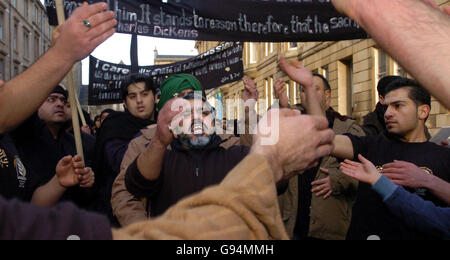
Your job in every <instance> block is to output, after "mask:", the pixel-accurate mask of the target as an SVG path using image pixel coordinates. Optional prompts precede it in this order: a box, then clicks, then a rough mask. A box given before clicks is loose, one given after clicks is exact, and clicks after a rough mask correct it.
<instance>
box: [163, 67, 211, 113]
mask: <svg viewBox="0 0 450 260" xmlns="http://www.w3.org/2000/svg"><path fill="white" fill-rule="evenodd" d="M186 89H192V90H194V91H203V88H202V85H201V84H200V82H199V81H198V80H197V79H196V78H195V77H194V76H192V75H191V74H177V75H173V76H170V77H169V78H167V79H166V80H165V81H164V82H163V83H162V84H161V98H160V99H159V103H158V106H157V109H158V111H161V109H162V108H163V107H164V105H165V104H166V103H167V102H168V101H169V100H171V99H172V98H173V97H174V95H175V94H177V93H180V92H181V91H183V90H186Z"/></svg>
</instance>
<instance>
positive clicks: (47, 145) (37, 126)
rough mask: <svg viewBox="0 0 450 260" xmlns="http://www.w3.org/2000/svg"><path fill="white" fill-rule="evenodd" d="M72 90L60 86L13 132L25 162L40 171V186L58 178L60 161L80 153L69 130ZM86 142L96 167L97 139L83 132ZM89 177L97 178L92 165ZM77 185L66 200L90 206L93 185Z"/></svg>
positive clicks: (86, 151) (88, 156)
mask: <svg viewBox="0 0 450 260" xmlns="http://www.w3.org/2000/svg"><path fill="white" fill-rule="evenodd" d="M67 98H68V92H67V90H65V89H64V88H63V87H62V86H60V85H58V86H57V87H56V88H55V89H54V90H53V91H52V93H50V95H49V96H48V98H47V99H46V100H45V102H44V103H43V104H42V105H41V106H40V107H39V109H38V111H37V113H34V114H33V115H32V116H31V117H30V118H29V119H27V120H26V121H25V122H24V123H22V124H21V125H20V126H19V127H18V128H17V129H16V130H14V131H13V132H11V133H10V135H11V137H12V139H13V141H14V143H15V144H16V147H17V150H18V153H19V154H20V155H21V159H22V160H23V163H24V165H25V166H26V167H27V168H29V170H30V171H31V172H36V173H38V172H39V173H40V174H39V176H36V177H37V178H38V180H37V181H38V183H40V184H39V185H42V184H45V183H48V182H49V181H50V180H52V179H53V178H54V172H55V168H56V166H57V164H58V162H59V161H60V160H61V159H62V158H64V157H66V156H68V155H71V156H75V155H76V147H75V138H74V135H73V134H72V133H69V132H67V131H66V128H67V127H66V126H67V114H66V113H67V109H68V106H69V104H68V101H67ZM82 143H83V152H84V158H85V163H86V166H87V167H92V161H93V152H94V144H95V139H94V138H93V137H92V136H90V135H88V134H85V133H83V132H82ZM89 170H90V173H89V174H88V176H90V178H94V172H93V171H92V170H91V168H89ZM91 187H92V185H90V187H89V188H87V187H84V188H81V187H79V186H75V187H72V188H69V189H68V190H67V191H66V192H64V195H63V196H62V197H61V200H62V201H71V202H74V203H75V204H76V205H77V206H78V207H81V208H84V209H90V208H91V207H92V201H93V200H94V198H95V192H94V190H93V189H92V188H91Z"/></svg>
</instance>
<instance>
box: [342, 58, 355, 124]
mask: <svg viewBox="0 0 450 260" xmlns="http://www.w3.org/2000/svg"><path fill="white" fill-rule="evenodd" d="M338 94H339V100H338V104H339V113H341V114H343V115H348V116H352V114H353V105H354V104H353V60H352V59H351V58H350V59H345V60H341V61H339V62H338Z"/></svg>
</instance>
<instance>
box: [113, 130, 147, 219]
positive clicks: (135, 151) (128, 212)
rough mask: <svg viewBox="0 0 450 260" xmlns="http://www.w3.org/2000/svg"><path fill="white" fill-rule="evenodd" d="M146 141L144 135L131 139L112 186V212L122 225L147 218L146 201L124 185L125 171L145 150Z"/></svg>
mask: <svg viewBox="0 0 450 260" xmlns="http://www.w3.org/2000/svg"><path fill="white" fill-rule="evenodd" d="M147 142H148V141H147V140H146V139H145V138H144V136H141V137H138V138H136V139H135V140H133V141H131V143H130V144H129V146H128V150H127V152H126V153H125V156H124V158H123V161H122V165H121V169H120V173H119V175H118V176H117V178H116V180H115V181H114V184H113V187H112V194H111V206H112V210H113V214H114V216H116V218H117V220H118V221H119V223H120V224H121V225H122V226H128V225H130V224H133V223H136V222H140V221H143V220H146V219H147V209H146V204H147V201H146V200H145V199H138V198H136V197H135V196H133V195H132V194H131V193H130V192H129V191H128V190H127V188H126V186H125V174H126V171H127V169H128V167H129V166H130V165H131V163H132V162H134V160H136V158H137V157H138V155H139V154H140V153H141V152H143V151H144V150H145V144H146V143H147Z"/></svg>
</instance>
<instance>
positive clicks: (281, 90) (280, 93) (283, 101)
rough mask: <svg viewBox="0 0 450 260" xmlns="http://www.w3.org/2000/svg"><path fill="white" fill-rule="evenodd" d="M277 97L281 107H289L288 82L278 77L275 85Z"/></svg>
mask: <svg viewBox="0 0 450 260" xmlns="http://www.w3.org/2000/svg"><path fill="white" fill-rule="evenodd" d="M274 90H275V91H274V93H275V98H276V99H278V100H279V101H280V108H289V98H288V96H287V94H286V84H285V83H284V81H283V80H281V79H278V80H277V81H276V82H275V85H274Z"/></svg>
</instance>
